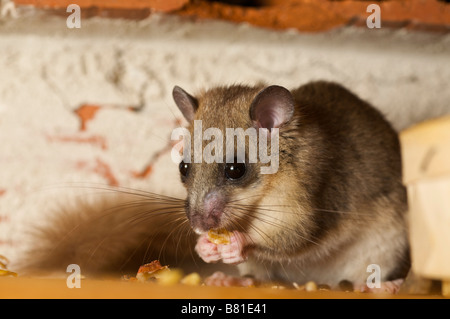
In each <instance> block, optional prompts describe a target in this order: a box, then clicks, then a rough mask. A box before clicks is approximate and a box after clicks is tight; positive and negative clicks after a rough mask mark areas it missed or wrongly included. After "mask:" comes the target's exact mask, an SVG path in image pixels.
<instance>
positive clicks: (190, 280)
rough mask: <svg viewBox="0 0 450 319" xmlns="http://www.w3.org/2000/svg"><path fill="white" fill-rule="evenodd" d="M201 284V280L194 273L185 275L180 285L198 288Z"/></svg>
mask: <svg viewBox="0 0 450 319" xmlns="http://www.w3.org/2000/svg"><path fill="white" fill-rule="evenodd" d="M201 282H202V278H201V277H200V275H199V274H198V273H196V272H193V273H190V274H189V275H186V276H185V277H184V278H183V279H181V283H182V284H183V285H188V286H199V285H200V284H201Z"/></svg>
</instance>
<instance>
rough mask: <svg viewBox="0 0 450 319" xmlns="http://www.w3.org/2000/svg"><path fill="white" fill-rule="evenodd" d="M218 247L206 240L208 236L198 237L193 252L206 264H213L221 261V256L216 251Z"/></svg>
mask: <svg viewBox="0 0 450 319" xmlns="http://www.w3.org/2000/svg"><path fill="white" fill-rule="evenodd" d="M217 246H218V245H216V244H213V243H212V242H210V241H209V239H208V234H203V235H200V237H199V238H198V240H197V244H196V245H195V251H196V252H197V254H198V255H199V256H200V258H201V259H203V261H204V262H206V263H215V262H218V261H219V260H220V259H222V255H221V253H220V252H219V250H218V247H217Z"/></svg>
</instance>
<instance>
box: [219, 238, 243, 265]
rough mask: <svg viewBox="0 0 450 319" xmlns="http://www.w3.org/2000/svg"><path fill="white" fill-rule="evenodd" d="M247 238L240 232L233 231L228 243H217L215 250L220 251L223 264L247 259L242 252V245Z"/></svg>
mask: <svg viewBox="0 0 450 319" xmlns="http://www.w3.org/2000/svg"><path fill="white" fill-rule="evenodd" d="M246 243H247V240H246V238H245V236H244V234H242V233H240V232H237V231H235V232H233V233H232V234H231V236H230V243H229V244H228V245H218V247H217V250H218V251H219V252H220V255H221V258H222V262H224V263H225V264H232V265H237V264H240V263H242V262H244V261H246V260H247V256H246V254H244V246H245V245H246Z"/></svg>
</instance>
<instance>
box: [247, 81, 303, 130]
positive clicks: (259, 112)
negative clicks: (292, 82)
mask: <svg viewBox="0 0 450 319" xmlns="http://www.w3.org/2000/svg"><path fill="white" fill-rule="evenodd" d="M294 108H295V102H294V98H293V97H292V94H291V92H289V90H288V89H285V88H284V87H282V86H278V85H272V86H269V87H267V88H265V89H263V90H262V91H261V92H259V93H258V95H257V96H256V97H255V99H254V100H253V102H252V104H251V106H250V118H251V119H252V120H253V122H255V124H256V125H257V126H258V127H261V128H267V129H269V130H270V129H272V128H277V127H280V126H282V125H283V124H285V123H286V122H288V121H289V120H290V119H291V118H292V116H293V115H294Z"/></svg>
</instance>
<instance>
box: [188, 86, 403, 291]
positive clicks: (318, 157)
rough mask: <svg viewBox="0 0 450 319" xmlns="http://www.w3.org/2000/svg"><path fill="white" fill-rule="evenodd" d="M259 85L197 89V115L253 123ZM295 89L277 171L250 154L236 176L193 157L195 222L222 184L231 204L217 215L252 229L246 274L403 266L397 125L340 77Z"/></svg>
mask: <svg viewBox="0 0 450 319" xmlns="http://www.w3.org/2000/svg"><path fill="white" fill-rule="evenodd" d="M261 89H262V87H248V86H232V87H221V88H215V89H212V90H209V91H206V92H203V93H201V94H199V95H198V96H196V103H197V105H196V106H195V107H196V113H195V119H196V120H202V124H203V130H205V129H207V128H208V127H217V128H220V129H222V130H224V129H225V128H226V127H241V128H244V130H245V129H246V128H248V127H251V126H253V125H254V122H252V120H251V119H250V116H249V107H250V105H251V103H252V101H253V99H254V98H255V96H256V95H257V94H258V92H260V91H261ZM291 92H292V95H293V97H294V99H295V113H294V116H293V118H291V119H290V120H289V122H288V123H285V124H284V125H282V126H281V127H280V167H279V170H278V172H277V173H276V174H273V175H261V174H259V173H258V172H259V164H248V165H247V166H248V170H249V172H248V174H247V175H246V176H245V177H244V178H242V180H240V181H237V182H236V181H233V182H229V181H226V179H225V178H224V177H223V165H224V164H216V163H212V164H207V163H198V164H195V163H194V164H192V165H191V172H190V174H189V176H188V177H186V178H184V183H185V185H186V187H187V190H188V199H187V214H188V217H189V218H190V220H191V223H192V224H193V227H196V225H202V218H203V219H204V218H207V216H205V213H204V212H202V205H203V201H204V197H205V195H206V194H207V193H208V192H211V191H212V190H214V189H219V191H218V192H220V193H222V194H224V195H223V196H224V198H226V201H227V202H228V203H229V204H225V208H224V213H223V216H222V218H221V220H220V221H219V222H217V221H216V223H214V222H211V225H214V226H215V227H225V228H227V229H229V230H239V231H242V232H244V233H248V234H249V235H250V237H251V239H252V242H253V244H252V245H249V246H248V247H247V253H248V255H249V261H248V262H247V263H246V264H244V265H241V266H240V268H241V269H242V271H243V274H251V275H256V276H257V277H260V278H264V279H285V280H286V279H287V280H290V281H297V282H302V281H306V280H316V281H319V282H327V283H329V284H337V283H338V282H339V281H340V280H342V279H349V280H352V281H355V282H360V283H362V282H364V281H365V278H367V277H368V275H369V274H370V273H367V272H366V269H367V266H368V265H369V264H377V265H379V266H380V267H381V270H382V280H388V279H395V278H399V277H401V276H404V275H405V271H406V270H407V267H408V244H407V232H406V226H405V213H406V209H407V207H406V192H405V189H404V187H403V186H402V184H401V159H400V148H399V141H398V137H397V134H396V132H395V131H394V130H393V129H392V128H391V126H390V125H389V123H388V122H387V121H386V120H385V119H384V118H383V116H382V115H381V114H380V113H379V112H378V111H376V110H375V109H374V108H373V107H371V106H370V105H369V104H367V103H366V102H364V101H362V100H361V99H359V98H358V97H356V96H355V95H353V94H352V93H350V92H349V91H348V90H346V89H345V88H343V87H341V86H340V85H337V84H334V83H327V82H315V83H310V84H307V85H304V86H302V87H300V88H298V89H295V90H293V91H291ZM197 107H198V109H197ZM191 133H193V131H192V127H191ZM238 205H241V206H240V208H239V207H238V208H236V207H237V206H238ZM203 227H207V225H205V226H203Z"/></svg>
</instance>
